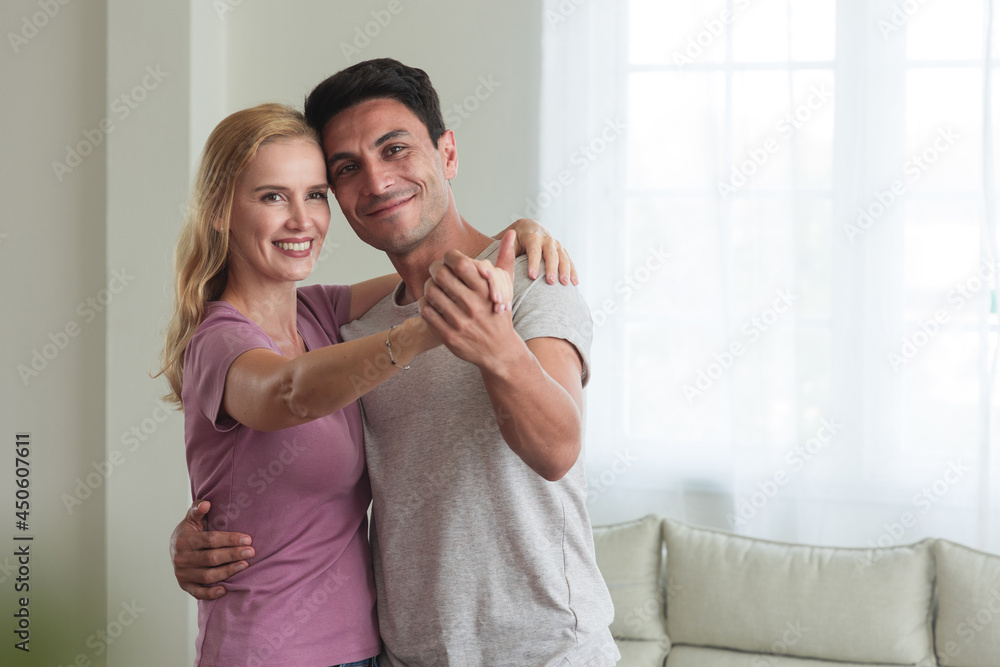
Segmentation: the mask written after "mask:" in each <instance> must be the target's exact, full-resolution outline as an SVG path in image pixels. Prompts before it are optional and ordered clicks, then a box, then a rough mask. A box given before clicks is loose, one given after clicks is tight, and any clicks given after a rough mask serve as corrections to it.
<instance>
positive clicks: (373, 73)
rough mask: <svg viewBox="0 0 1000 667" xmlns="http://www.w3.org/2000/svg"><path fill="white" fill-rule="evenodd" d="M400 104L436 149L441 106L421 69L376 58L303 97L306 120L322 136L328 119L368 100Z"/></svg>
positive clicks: (328, 81)
mask: <svg viewBox="0 0 1000 667" xmlns="http://www.w3.org/2000/svg"><path fill="white" fill-rule="evenodd" d="M378 99H391V100H396V101H397V102H401V103H402V104H404V105H406V107H407V108H408V109H409V110H410V111H412V112H413V114H414V115H415V116H416V117H417V118H419V119H420V122H422V123H423V124H424V127H426V128H427V134H429V135H430V137H431V141H432V142H434V146H435V148H436V147H437V142H438V137H440V136H441V134H442V133H444V130H445V127H444V118H442V116H441V103H440V101H439V100H438V94H437V91H436V90H434V86H432V85H431V79H430V77H429V76H427V73H426V72H424V71H423V70H422V69H417V68H416V67H408V66H406V65H404V64H403V63H401V62H399V61H398V60H393V59H392V58H376V59H375V60H366V61H364V62H360V63H358V64H356V65H351V66H350V67H347V68H345V69H342V70H340V71H339V72H337V73H336V74H334V75H332V76H330V77H328V78H327V79H326V80H325V81H323V82H322V83H321V84H319V85H318V86H316V87H315V88H313V91H312V92H311V93H309V95H308V96H306V104H305V116H306V121H308V123H309V124H310V125H312V126H313V127H314V128H316V131H317V132H319V133H320V135H321V136H322V133H323V128H324V127H326V124H327V123H328V122H330V119H331V118H333V117H334V116H336V115H337V114H339V113H340V112H341V111H344V110H345V109H349V108H351V107H353V106H355V105H357V104H361V103H362V102H367V101H368V100H378Z"/></svg>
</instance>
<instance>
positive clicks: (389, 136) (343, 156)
mask: <svg viewBox="0 0 1000 667" xmlns="http://www.w3.org/2000/svg"><path fill="white" fill-rule="evenodd" d="M412 136H413V135H411V134H410V133H409V132H407V131H406V130H392V131H391V132H386V133H385V134H383V135H382V136H381V137H379V138H378V139H376V140H375V143H374V144H372V146H373V147H374V148H378V147H380V146H382V145H383V144H385V143H387V142H389V141H392V140H393V139H399V138H400V137H406V138H410V137H412ZM352 157H354V153H351V152H349V151H341V152H340V153H334V154H333V155H331V156H330V157H328V158H327V159H326V166H327V167H332V166H333V163H334V162H336V161H337V160H347V159H350V158H352Z"/></svg>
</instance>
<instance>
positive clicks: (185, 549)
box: [170, 500, 254, 600]
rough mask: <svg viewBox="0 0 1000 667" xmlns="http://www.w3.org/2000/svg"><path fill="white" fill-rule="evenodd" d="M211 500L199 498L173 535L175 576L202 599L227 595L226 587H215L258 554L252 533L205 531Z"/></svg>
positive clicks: (241, 568) (244, 567)
mask: <svg viewBox="0 0 1000 667" xmlns="http://www.w3.org/2000/svg"><path fill="white" fill-rule="evenodd" d="M211 505H212V504H211V503H210V502H208V501H207V500H199V501H195V503H194V505H193V506H192V507H191V509H189V510H188V511H187V514H186V515H185V516H184V520H183V521H181V522H180V523H179V524H177V527H176V528H174V532H173V535H171V536H170V559H171V560H172V561H173V564H174V576H175V577H176V578H177V583H178V584H179V585H180V587H181V588H183V589H184V590H185V591H187V592H188V593H190V594H191V595H192V596H194V597H195V598H197V599H199V600H214V599H216V598H219V597H222V596H223V595H225V594H226V589H225V588H224V587H223V586H213V584H217V583H219V582H220V581H222V580H224V579H228V578H229V577H231V576H233V575H234V574H236V573H237V572H240V571H241V570H245V569H246V568H247V566H248V565H249V563H248V562H247V560H246V559H249V558H253V557H254V550H253V547H251V546H250V542H251V540H250V536H249V535H247V534H245V533H227V532H222V531H207V530H205V527H206V526H205V516H206V515H207V514H208V510H209V508H210V507H211Z"/></svg>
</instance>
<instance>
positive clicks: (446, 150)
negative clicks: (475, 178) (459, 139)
mask: <svg viewBox="0 0 1000 667" xmlns="http://www.w3.org/2000/svg"><path fill="white" fill-rule="evenodd" d="M438 153H440V155H441V163H442V165H443V166H444V177H445V178H446V179H448V180H449V181H450V180H451V179H453V178H455V177H456V176H458V148H457V147H456V146H455V133H454V132H452V131H451V130H445V131H444V132H443V133H441V136H440V137H438Z"/></svg>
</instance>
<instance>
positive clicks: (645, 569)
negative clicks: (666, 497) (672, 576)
mask: <svg viewBox="0 0 1000 667" xmlns="http://www.w3.org/2000/svg"><path fill="white" fill-rule="evenodd" d="M660 526H661V519H660V518H659V517H655V516H653V515H649V516H646V517H643V518H641V519H639V520H638V521H629V522H628V523H620V524H616V525H613V526H598V527H595V528H594V551H595V554H596V556H597V567H599V568H600V570H601V574H602V575H603V576H604V581H605V583H606V584H607V585H608V590H609V591H610V592H611V600H612V601H613V602H614V605H615V620H614V621H613V622H612V623H611V634H612V635H613V636H614V637H615V638H617V639H652V640H657V641H659V640H662V639H665V638H666V636H667V632H666V630H665V628H664V612H663V595H662V593H661V591H660V570H661V564H662V562H663V555H662V554H663V543H662V538H661V529H660Z"/></svg>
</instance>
